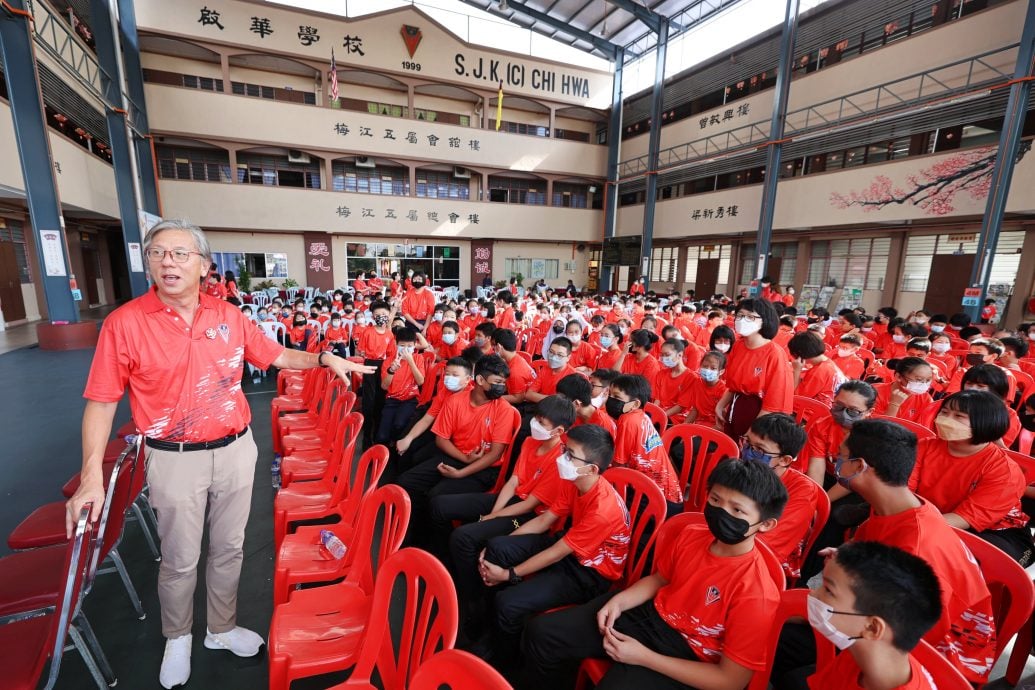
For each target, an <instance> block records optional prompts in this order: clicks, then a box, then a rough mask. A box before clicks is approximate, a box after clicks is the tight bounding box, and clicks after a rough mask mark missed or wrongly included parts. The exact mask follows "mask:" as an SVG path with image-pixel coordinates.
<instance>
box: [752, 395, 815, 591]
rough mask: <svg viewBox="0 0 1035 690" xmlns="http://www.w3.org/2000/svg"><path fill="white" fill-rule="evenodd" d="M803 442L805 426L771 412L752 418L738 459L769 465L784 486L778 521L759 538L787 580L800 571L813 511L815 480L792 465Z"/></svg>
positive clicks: (787, 416) (792, 578)
mask: <svg viewBox="0 0 1035 690" xmlns="http://www.w3.org/2000/svg"><path fill="white" fill-rule="evenodd" d="M804 445H805V429H804V428H803V427H801V426H799V425H798V423H797V422H796V421H794V417H792V416H791V415H788V414H784V413H782V412H775V413H773V414H767V415H765V416H762V417H759V418H758V419H756V420H755V421H754V422H753V423H752V424H751V428H750V429H748V431H747V433H746V434H745V435H744V438H743V439H741V446H740V457H741V459H743V460H749V461H752V462H760V463H762V464H764V465H767V466H769V467H771V468H772V470H773V472H774V473H775V474H776V476H777V477H779V478H780V481H781V482H783V485H784V486H785V487H787V496H788V499H787V505H786V507H784V509H783V514H782V515H781V516H780V521H779V522H778V523H776V527H774V528H773V529H771V530H769V531H768V532H766V533H765V534H763V535H761V536H760V537H759V539H761V540H762V541H763V542H764V543H765V545H766V546H768V547H769V548H770V549H771V550H772V552H773V553H774V554H776V557H777V558H779V559H780V562H781V563H782V564H783V571H784V573H785V574H786V575H787V582H789V583H793V582H795V581H797V579H798V577H799V576H800V575H801V563H802V560H804V558H805V541H806V540H807V538H808V535H809V528H810V527H811V525H812V519H813V517H815V514H816V504H815V493H816V488H817V486H816V483H815V482H813V481H812V480H810V479H809V478H808V477H806V476H805V475H804V474H802V473H801V472H799V471H798V470H796V469H794V468H793V465H794V464H795V463H796V462H797V457H798V453H800V452H801V449H802V447H803V446H804Z"/></svg>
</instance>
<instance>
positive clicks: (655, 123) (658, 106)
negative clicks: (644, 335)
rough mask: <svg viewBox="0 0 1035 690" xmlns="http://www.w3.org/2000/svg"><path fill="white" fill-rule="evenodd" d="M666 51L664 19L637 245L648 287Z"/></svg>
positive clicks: (656, 193)
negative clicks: (644, 196)
mask: <svg viewBox="0 0 1035 690" xmlns="http://www.w3.org/2000/svg"><path fill="white" fill-rule="evenodd" d="M667 51H668V20H666V19H662V20H661V21H660V22H659V26H658V52H657V54H656V55H655V63H654V91H653V93H651V99H650V118H651V119H650V139H649V140H648V145H647V161H648V162H647V167H648V168H649V169H648V170H647V192H646V195H647V196H646V198H645V199H644V204H643V238H642V241H641V245H640V265H639V270H640V272H641V273H640V275H642V276H644V277H645V278H646V279H647V280H646V283H647V285H646V286H645V287H646V288H647V289H649V288H650V257H651V250H652V248H653V244H654V204H655V197H657V195H658V162H659V161H658V150H659V149H660V148H661V110H662V106H663V97H664V95H665V53H666V52H667Z"/></svg>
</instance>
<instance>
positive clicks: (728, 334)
mask: <svg viewBox="0 0 1035 690" xmlns="http://www.w3.org/2000/svg"><path fill="white" fill-rule="evenodd" d="M736 339H737V336H736V334H735V333H734V332H733V329H732V328H730V327H729V326H726V325H721V326H719V327H718V328H716V329H715V330H714V331H712V337H711V339H710V343H711V345H710V346H709V348H708V350H709V352H712V351H714V352H721V353H722V354H724V355H727V356H728V355H729V352H730V350H732V349H733V342H734V341H735V340H736Z"/></svg>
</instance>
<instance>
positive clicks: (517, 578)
mask: <svg viewBox="0 0 1035 690" xmlns="http://www.w3.org/2000/svg"><path fill="white" fill-rule="evenodd" d="M508 572H510V578H509V579H510V584H512V585H516V584H517V583H519V582H521V581H522V580H524V578H523V577H521V576H520V575H518V574H517V573H516V572H514V569H513V568H511V569H510V570H509V571H508Z"/></svg>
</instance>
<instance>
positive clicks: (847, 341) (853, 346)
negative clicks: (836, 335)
mask: <svg viewBox="0 0 1035 690" xmlns="http://www.w3.org/2000/svg"><path fill="white" fill-rule="evenodd" d="M861 347H862V338H860V337H859V336H858V335H856V334H855V333H850V334H848V335H843V336H841V340H840V341H838V345H837V351H836V353H835V354H834V356H833V357H831V359H830V361H832V362H833V363H834V365H835V366H837V368H838V369H840V370H841V373H842V374H844V375H845V377H846V378H848V379H857V380H860V381H861V380H862V378H863V374H865V373H866V363H865V362H864V361H863V360H862V358H861V357H859V354H858V353H859V348H861Z"/></svg>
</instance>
